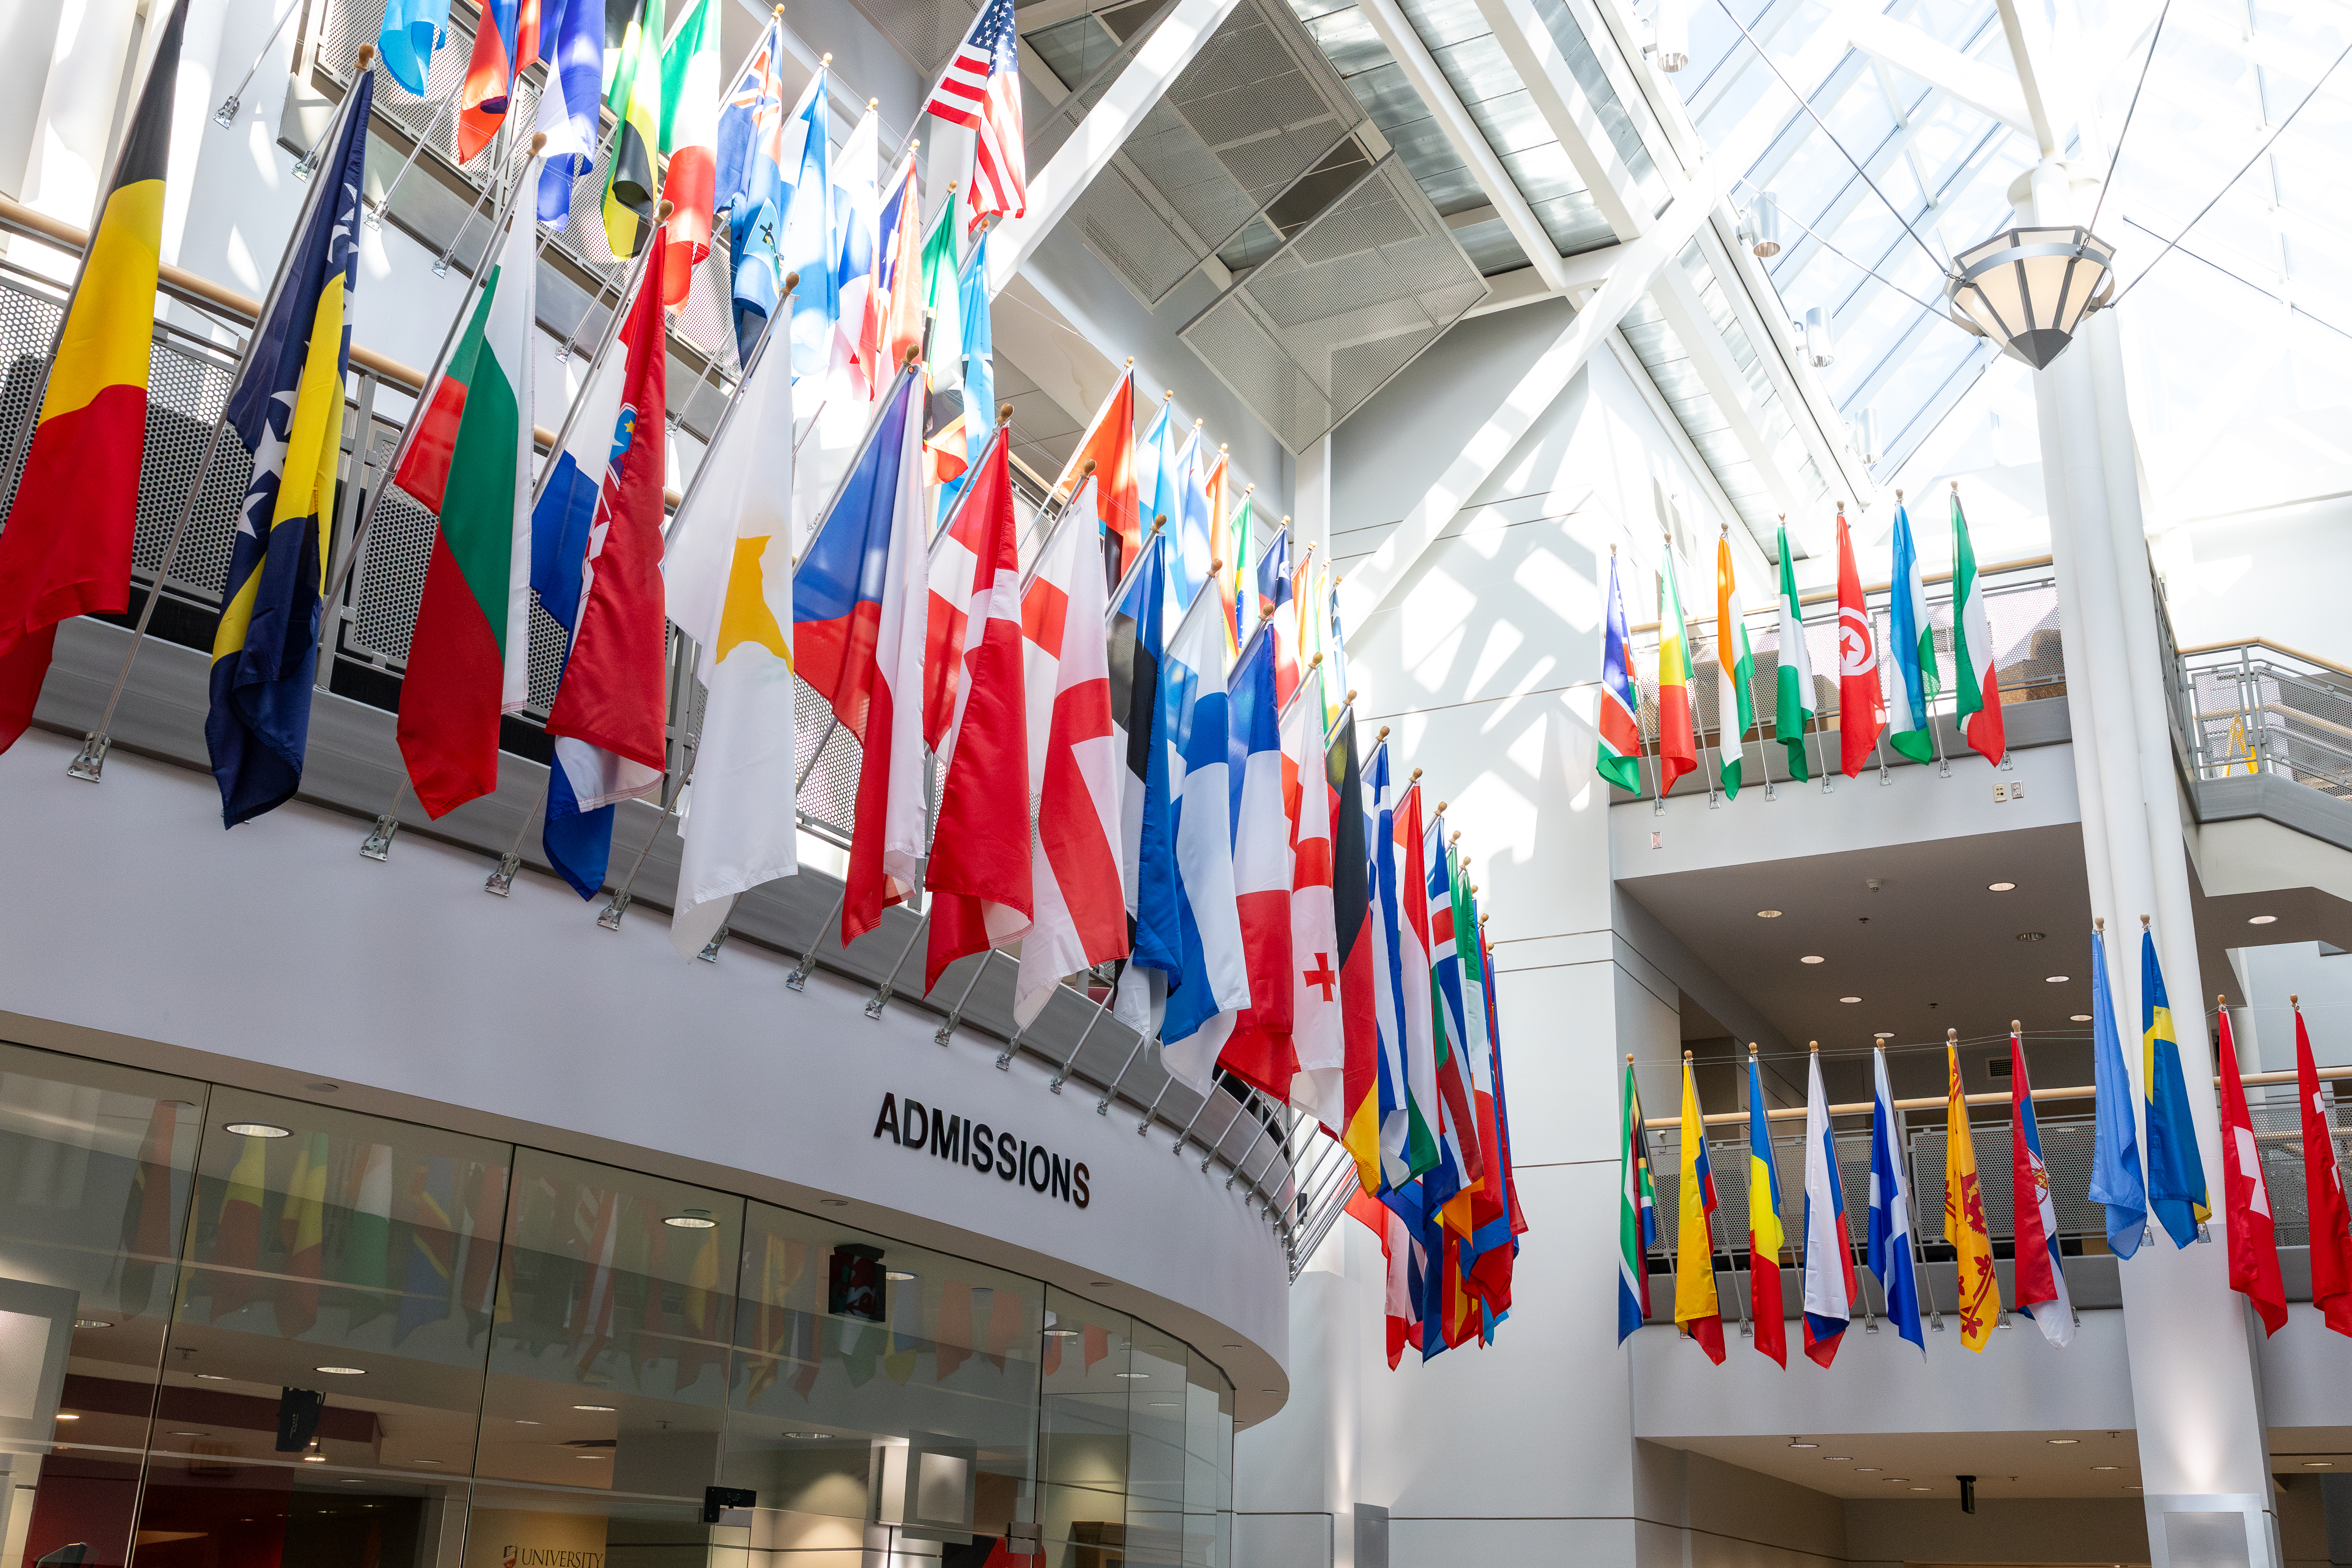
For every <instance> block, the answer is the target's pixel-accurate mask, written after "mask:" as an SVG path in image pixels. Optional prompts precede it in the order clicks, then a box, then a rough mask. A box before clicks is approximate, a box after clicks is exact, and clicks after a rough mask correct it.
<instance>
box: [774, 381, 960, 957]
mask: <svg viewBox="0 0 2352 1568" xmlns="http://www.w3.org/2000/svg"><path fill="white" fill-rule="evenodd" d="M920 394H921V381H920V379H919V377H918V376H917V375H915V374H913V373H911V372H906V371H902V372H900V373H899V375H898V380H897V381H896V382H894V383H893V384H892V385H891V387H890V391H889V394H888V395H887V396H886V397H885V398H884V399H883V401H882V403H881V405H880V406H879V407H878V408H877V410H876V416H875V420H874V426H873V428H872V429H871V430H870V431H868V432H867V435H866V446H865V448H864V449H863V450H862V451H860V452H859V453H858V454H857V457H856V460H855V461H854V462H852V463H851V464H850V468H849V472H848V475H847V477H845V479H843V480H842V484H841V489H840V491H839V492H838V493H837V494H836V495H835V498H834V502H833V506H832V509H831V510H829V511H827V512H826V513H825V515H824V518H823V519H822V520H821V521H819V522H818V523H817V527H816V534H815V537H814V539H813V540H812V541H811V542H810V544H809V547H808V550H807V552H806V553H804V554H803V556H802V557H801V562H800V565H799V567H798V568H797V569H796V570H795V571H794V573H793V662H794V666H795V668H796V669H797V670H798V672H799V675H800V678H801V679H803V680H804V681H806V682H808V684H809V686H810V688H811V689H813V690H814V691H815V692H816V693H817V695H818V696H820V697H822V698H824V700H825V701H826V702H828V703H829V704H831V705H832V708H833V711H834V716H835V718H837V719H839V720H840V721H841V727H842V728H843V729H845V730H846V731H849V733H850V736H851V738H852V739H854V740H856V742H858V744H859V746H860V747H862V748H863V755H862V758H861V760H860V763H859V765H858V774H857V798H856V826H855V828H854V829H853V831H852V833H851V837H850V845H849V876H848V886H847V887H846V889H845V890H844V895H843V901H842V909H841V940H842V943H843V945H844V946H846V945H848V944H849V943H850V942H855V941H856V940H857V939H858V938H859V937H861V936H863V935H865V934H866V932H867V931H871V930H873V929H874V927H875V925H876V924H877V922H878V921H880V920H881V918H882V910H883V909H884V908H885V907H886V906H887V905H889V904H895V903H898V901H900V900H902V899H905V898H906V897H908V895H910V894H911V893H913V891H914V890H915V889H916V888H917V887H918V886H919V884H920V882H921V869H922V856H923V702H922V689H923V634H924V630H925V627H926V625H927V622H928V615H927V612H928V610H929V596H930V572H929V532H930V531H929V529H928V528H926V527H925V526H924V525H923V523H924V508H923V482H922V480H923V476H922V442H923V418H922V404H921V401H920Z"/></svg>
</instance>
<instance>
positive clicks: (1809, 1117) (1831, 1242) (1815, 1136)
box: [1805, 1046, 1854, 1366]
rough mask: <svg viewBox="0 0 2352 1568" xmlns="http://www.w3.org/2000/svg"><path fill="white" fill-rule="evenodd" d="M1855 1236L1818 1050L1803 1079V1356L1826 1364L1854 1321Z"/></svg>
mask: <svg viewBox="0 0 2352 1568" xmlns="http://www.w3.org/2000/svg"><path fill="white" fill-rule="evenodd" d="M1853 1297H1854V1281H1853V1232H1851V1231H1849V1230H1848V1229H1847V1228H1846V1223H1845V1184H1844V1183H1843V1181H1842V1180H1841V1179H1840V1177H1839V1175H1838V1163H1837V1136H1836V1134H1835V1132H1834V1131H1832V1128H1831V1125H1830V1097H1829V1095H1828V1094H1827V1093H1825V1092H1824V1091H1823V1090H1822V1058H1821V1047H1819V1046H1815V1047H1813V1058H1812V1064H1811V1069H1810V1076H1809V1077H1808V1078H1807V1079H1806V1081H1805V1354H1806V1355H1807V1356H1808V1357H1810V1358H1811V1360H1812V1361H1814V1362H1815V1363H1818V1364H1820V1365H1822V1366H1827V1365H1829V1364H1830V1363H1832V1362H1833V1361H1835V1360H1837V1352H1838V1346H1839V1344H1840V1343H1841V1342H1843V1339H1844V1335H1845V1327H1846V1324H1847V1323H1849V1322H1851V1321H1853Z"/></svg>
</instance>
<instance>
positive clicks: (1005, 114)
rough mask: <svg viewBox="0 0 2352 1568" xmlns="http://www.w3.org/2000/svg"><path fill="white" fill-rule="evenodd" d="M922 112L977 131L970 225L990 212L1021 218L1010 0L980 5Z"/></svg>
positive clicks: (1025, 202)
mask: <svg viewBox="0 0 2352 1568" xmlns="http://www.w3.org/2000/svg"><path fill="white" fill-rule="evenodd" d="M923 111H924V112H925V113H926V114H936V115H938V116H939V117H940V119H941V120H951V121H954V122H955V123H956V124H958V125H961V126H964V127H966V128H968V129H970V130H971V131H972V132H976V135H975V136H974V139H973V144H972V153H971V186H970V198H969V199H970V203H971V216H970V218H969V219H968V220H967V226H968V227H971V228H978V227H979V226H981V225H982V224H983V223H985V222H986V221H987V220H988V219H990V218H992V217H998V216H1003V217H1019V216H1021V215H1022V214H1023V213H1024V212H1026V211H1028V210H1029V171H1028V161H1027V154H1026V153H1024V150H1023V142H1022V133H1021V44H1020V40H1019V38H1018V37H1017V36H1016V35H1015V34H1014V32H1013V0H988V3H987V4H986V5H982V7H981V11H980V15H979V16H975V17H973V18H972V23H971V32H969V33H967V34H966V35H964V40H963V42H962V43H961V44H959V45H957V46H956V52H955V58H952V59H950V60H949V61H948V67H947V69H946V70H945V71H944V72H943V73H941V75H940V84H939V86H937V87H935V88H933V89H931V97H930V101H929V102H928V103H926V104H924V105H923Z"/></svg>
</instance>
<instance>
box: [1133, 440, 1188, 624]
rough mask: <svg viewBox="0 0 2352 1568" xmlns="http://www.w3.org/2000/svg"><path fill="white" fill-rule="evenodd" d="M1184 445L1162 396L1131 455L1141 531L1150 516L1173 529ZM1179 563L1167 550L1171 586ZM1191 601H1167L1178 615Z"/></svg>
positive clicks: (1176, 597)
mask: <svg viewBox="0 0 2352 1568" xmlns="http://www.w3.org/2000/svg"><path fill="white" fill-rule="evenodd" d="M1183 444H1184V432H1183V431H1182V430H1181V428H1179V427H1178V426H1177V424H1176V401H1175V399H1174V398H1172V397H1171V398H1162V399H1160V416H1159V417H1158V418H1156V419H1154V420H1152V422H1151V425H1150V428H1148V429H1147V430H1145V431H1144V433H1143V449H1142V450H1141V451H1139V452H1138V453H1137V454H1136V455H1135V458H1136V467H1135V496H1136V500H1138V501H1139V503H1141V508H1142V511H1143V531H1145V532H1146V533H1149V532H1150V531H1151V524H1152V521H1153V520H1154V519H1157V518H1165V519H1167V520H1168V532H1169V533H1171V534H1173V533H1174V532H1175V531H1176V523H1177V520H1178V519H1180V518H1181V517H1182V516H1183V515H1184V506H1183V491H1182V489H1181V488H1180V485H1179V482H1178V479H1177V477H1176V454H1177V451H1178V450H1179V449H1180V448H1181V447H1182V446H1183ZM1182 574H1183V563H1181V562H1180V561H1178V560H1177V559H1176V553H1175V552H1171V553H1170V555H1169V558H1168V575H1169V579H1170V586H1171V589H1173V587H1174V586H1175V584H1177V583H1178V582H1181V580H1182ZM1169 603H1170V604H1171V605H1174V606H1175V609H1176V613H1177V614H1178V615H1182V614H1183V613H1184V608H1185V606H1186V605H1190V604H1191V603H1192V600H1190V599H1188V598H1185V597H1184V596H1182V595H1181V594H1171V597H1170V600H1169Z"/></svg>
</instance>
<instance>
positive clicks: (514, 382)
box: [336, 223, 539, 817]
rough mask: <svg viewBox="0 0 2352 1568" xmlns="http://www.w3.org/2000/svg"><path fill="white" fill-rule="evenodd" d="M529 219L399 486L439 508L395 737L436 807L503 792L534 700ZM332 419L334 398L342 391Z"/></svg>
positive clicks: (423, 801)
mask: <svg viewBox="0 0 2352 1568" xmlns="http://www.w3.org/2000/svg"><path fill="white" fill-rule="evenodd" d="M538 270H539V268H538V264H537V261H536V259H535V257H534V247H533V237H532V234H531V226H530V224H528V223H519V224H512V225H510V226H509V228H508V231H507V236H506V241H505V244H504V246H503V247H501V248H500V250H499V263H498V265H497V266H496V267H494V268H491V270H490V276H489V279H488V281H487V282H485V283H484V284H483V286H482V297H481V301H480V303H479V304H478V306H477V307H476V308H475V310H474V317H473V320H472V321H469V322H468V323H467V327H466V331H465V335H464V336H463V337H461V338H460V339H459V340H458V342H457V349H456V351H455V352H454V353H451V354H450V356H449V363H448V367H447V369H446V371H444V372H443V374H442V379H441V382H440V384H439V385H437V386H436V387H435V388H434V390H433V395H432V396H431V398H430V399H429V400H428V401H427V404H426V407H425V413H424V414H423V415H422V416H420V417H419V419H418V423H417V435H416V437H415V440H413V441H411V442H410V443H409V448H408V455H407V456H406V457H405V458H403V459H402V462H401V467H400V469H399V471H398V472H397V473H395V474H394V476H393V479H394V483H396V484H398V485H399V486H400V488H401V489H404V490H406V491H408V493H409V494H411V495H412V496H415V498H416V499H417V500H420V501H424V502H425V504H426V505H427V506H428V507H433V508H436V510H438V512H439V515H440V523H441V525H440V528H439V530H438V531H437V532H436V534H435V536H434V541H433V553H432V556H431V557H430V559H429V560H428V561H427V562H426V563H425V593H424V596H423V598H422V600H421V601H420V603H419V604H418V605H417V610H416V629H415V634H414V635H413V636H412V637H410V639H409V651H408V670H407V674H406V676H405V677H404V679H403V680H402V682H401V688H400V719H399V722H398V724H397V727H396V733H397V735H398V738H399V742H400V754H401V758H402V761H403V762H404V763H405V764H406V766H407V769H408V779H409V784H410V785H411V786H412V787H413V788H415V791H416V799H417V802H418V804H419V805H423V806H424V807H425V813H426V815H428V816H436V817H438V816H445V815H446V814H447V813H448V812H450V811H453V810H455V809H456V808H457V807H458V806H460V805H465V804H466V802H467V801H469V800H472V799H474V798H476V797H477V796H478V795H488V794H489V793H490V792H491V791H493V790H495V789H497V788H498V787H499V717H500V716H501V715H503V714H507V713H517V712H520V711H521V710H522V708H523V705H524V704H525V703H526V702H528V701H529V700H530V557H531V521H530V459H531V420H530V407H531V377H532V367H533V365H534V364H535V363H537V357H538V356H536V355H535V354H533V353H531V342H532V338H533V335H534V333H535V331H536V330H537V329H536V328H535V326H534V325H533V310H534V295H535V292H536V289H537V284H538ZM336 405H337V409H338V412H337V415H336V418H337V421H338V422H340V420H341V412H340V409H341V388H340V386H339V387H338V389H337V395H336Z"/></svg>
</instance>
